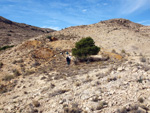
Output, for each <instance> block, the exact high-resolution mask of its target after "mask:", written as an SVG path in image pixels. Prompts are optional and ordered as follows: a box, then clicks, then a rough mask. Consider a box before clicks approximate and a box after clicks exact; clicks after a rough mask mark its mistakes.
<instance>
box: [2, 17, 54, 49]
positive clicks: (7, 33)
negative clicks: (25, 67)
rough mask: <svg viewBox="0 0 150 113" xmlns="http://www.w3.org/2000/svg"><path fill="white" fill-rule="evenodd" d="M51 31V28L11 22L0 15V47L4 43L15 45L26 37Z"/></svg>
mask: <svg viewBox="0 0 150 113" xmlns="http://www.w3.org/2000/svg"><path fill="white" fill-rule="evenodd" d="M53 31H54V30H52V29H44V28H38V27H35V26H31V25H27V24H23V23H17V22H13V21H11V20H8V19H6V18H3V17H1V16H0V47H2V46H5V45H16V44H18V43H20V42H23V41H25V40H27V39H30V38H33V37H37V36H39V35H42V34H47V33H50V32H53Z"/></svg>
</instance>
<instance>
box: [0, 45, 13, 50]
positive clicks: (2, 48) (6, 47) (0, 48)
mask: <svg viewBox="0 0 150 113" xmlns="http://www.w3.org/2000/svg"><path fill="white" fill-rule="evenodd" d="M12 47H14V45H11V46H9V45H7V46H3V47H0V51H2V50H6V49H8V48H12Z"/></svg>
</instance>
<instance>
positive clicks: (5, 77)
mask: <svg viewBox="0 0 150 113" xmlns="http://www.w3.org/2000/svg"><path fill="white" fill-rule="evenodd" d="M11 79H14V76H13V75H6V76H4V78H3V79H2V80H4V81H10V80H11Z"/></svg>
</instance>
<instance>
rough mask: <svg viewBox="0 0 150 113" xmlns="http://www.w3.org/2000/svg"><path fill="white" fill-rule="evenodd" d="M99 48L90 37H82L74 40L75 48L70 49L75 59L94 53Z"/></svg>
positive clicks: (84, 57)
mask: <svg viewBox="0 0 150 113" xmlns="http://www.w3.org/2000/svg"><path fill="white" fill-rule="evenodd" d="M99 51H100V48H99V47H97V46H95V42H94V40H93V39H92V38H91V37H86V38H82V39H81V40H80V41H79V42H76V44H75V48H73V49H72V55H73V56H75V57H76V58H77V59H86V58H87V57H88V56H90V55H96V54H97V53H98V52H99Z"/></svg>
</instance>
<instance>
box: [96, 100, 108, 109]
mask: <svg viewBox="0 0 150 113" xmlns="http://www.w3.org/2000/svg"><path fill="white" fill-rule="evenodd" d="M105 105H107V103H106V102H105V101H100V102H99V105H98V106H97V108H96V110H101V109H103V108H104V106H105Z"/></svg>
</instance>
